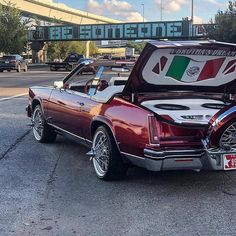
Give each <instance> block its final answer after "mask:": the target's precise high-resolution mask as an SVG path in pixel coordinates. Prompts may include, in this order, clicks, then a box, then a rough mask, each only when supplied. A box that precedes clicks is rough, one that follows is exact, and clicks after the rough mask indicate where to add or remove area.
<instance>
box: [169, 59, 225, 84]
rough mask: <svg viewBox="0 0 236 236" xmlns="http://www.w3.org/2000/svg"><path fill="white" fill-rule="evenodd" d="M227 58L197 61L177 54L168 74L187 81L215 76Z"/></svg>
mask: <svg viewBox="0 0 236 236" xmlns="http://www.w3.org/2000/svg"><path fill="white" fill-rule="evenodd" d="M224 60H225V58H224V57H223V58H217V59H213V60H208V61H196V60H193V59H191V58H189V57H185V56H175V57H174V59H173V60H172V63H171V65H170V67H169V69H168V71H167V73H166V76H168V77H171V78H174V79H176V80H179V81H181V82H185V83H191V82H195V81H201V80H206V79H211V78H215V77H216V75H217V73H218V72H219V70H220V68H221V66H222V64H223V62H224Z"/></svg>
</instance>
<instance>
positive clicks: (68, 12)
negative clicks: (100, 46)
mask: <svg viewBox="0 0 236 236" xmlns="http://www.w3.org/2000/svg"><path fill="white" fill-rule="evenodd" d="M8 2H11V3H12V4H14V5H15V6H16V7H17V8H18V9H19V10H21V11H22V12H23V15H24V16H32V15H36V16H38V17H39V18H43V19H57V20H60V22H62V23H67V24H68V23H69V24H76V25H80V24H107V23H119V21H117V20H113V19H111V18H108V17H104V16H98V15H95V14H92V13H89V12H85V11H81V10H77V9H73V8H70V7H67V6H66V5H64V4H58V3H50V2H48V3H47V2H43V1H40V0H9V1H6V0H0V3H1V4H2V5H7V4H8Z"/></svg>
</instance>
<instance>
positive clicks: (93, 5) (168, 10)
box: [43, 0, 228, 23]
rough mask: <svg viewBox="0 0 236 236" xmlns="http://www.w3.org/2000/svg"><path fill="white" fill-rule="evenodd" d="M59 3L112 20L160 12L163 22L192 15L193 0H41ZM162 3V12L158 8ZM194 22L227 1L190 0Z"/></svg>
mask: <svg viewBox="0 0 236 236" xmlns="http://www.w3.org/2000/svg"><path fill="white" fill-rule="evenodd" d="M43 1H44V2H54V3H57V4H58V5H61V4H65V5H66V6H68V7H72V8H75V9H79V10H83V11H88V12H91V13H95V14H97V15H103V16H107V17H110V18H113V19H117V20H121V21H126V22H137V21H142V20H143V8H144V18H145V21H160V20H161V12H162V20H163V21H171V20H181V19H182V18H184V17H190V16H191V2H192V0H43ZM161 2H162V6H163V7H162V11H161ZM193 2H194V23H208V22H209V20H210V19H214V15H215V14H216V13H217V11H218V10H225V9H226V8H227V5H228V1H225V0H193Z"/></svg>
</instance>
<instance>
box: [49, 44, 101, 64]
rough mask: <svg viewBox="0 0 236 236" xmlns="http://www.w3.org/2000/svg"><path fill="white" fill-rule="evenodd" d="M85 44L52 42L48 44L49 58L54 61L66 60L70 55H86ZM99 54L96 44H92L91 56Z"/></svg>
mask: <svg viewBox="0 0 236 236" xmlns="http://www.w3.org/2000/svg"><path fill="white" fill-rule="evenodd" d="M85 52H86V43H85V42H78V41H72V42H50V43H48V58H49V59H50V60H51V61H52V60H54V59H65V57H66V56H67V55H68V54H69V53H78V54H85ZM97 52H98V50H97V47H96V45H95V43H94V42H90V55H94V54H96V53H97Z"/></svg>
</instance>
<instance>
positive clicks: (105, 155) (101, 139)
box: [92, 126, 127, 180]
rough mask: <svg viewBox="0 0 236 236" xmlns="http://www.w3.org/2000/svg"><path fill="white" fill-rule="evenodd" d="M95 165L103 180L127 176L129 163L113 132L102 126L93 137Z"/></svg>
mask: <svg viewBox="0 0 236 236" xmlns="http://www.w3.org/2000/svg"><path fill="white" fill-rule="evenodd" d="M92 150H93V155H94V156H93V166H94V169H95V172H96V175H97V176H98V178H100V179H103V180H117V179H122V178H124V177H125V175H126V172H127V165H126V164H125V163H124V162H123V159H122V157H121V155H120V153H119V151H118V148H117V145H116V142H115V140H114V138H113V136H112V134H111V132H110V131H109V130H108V129H107V128H106V127H104V126H100V127H99V128H98V129H97V130H96V132H95V134H94V138H93V145H92Z"/></svg>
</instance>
